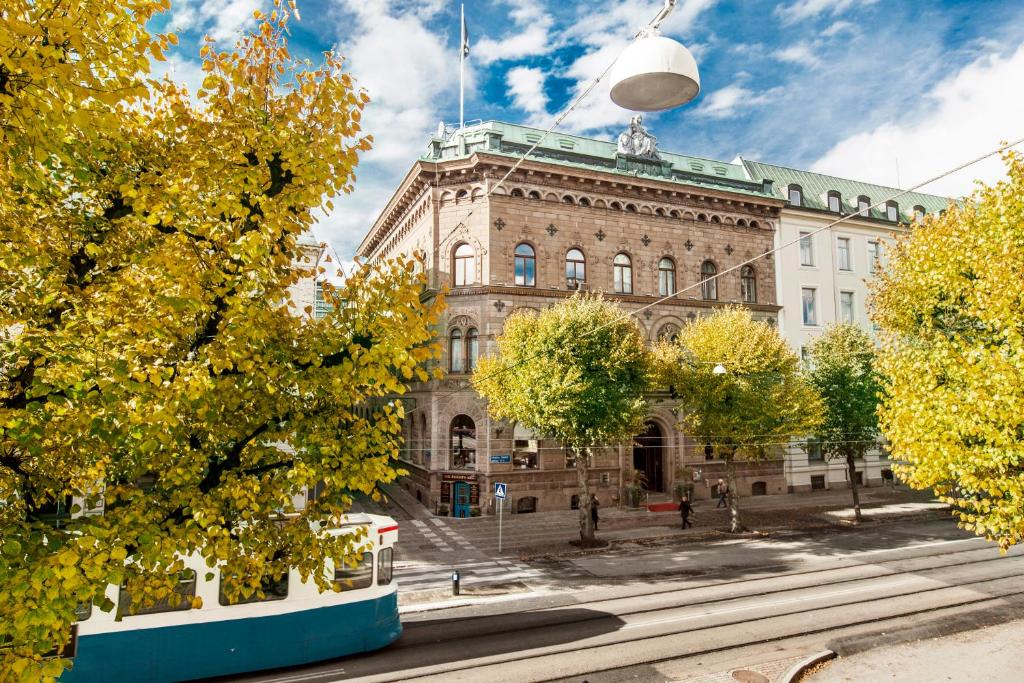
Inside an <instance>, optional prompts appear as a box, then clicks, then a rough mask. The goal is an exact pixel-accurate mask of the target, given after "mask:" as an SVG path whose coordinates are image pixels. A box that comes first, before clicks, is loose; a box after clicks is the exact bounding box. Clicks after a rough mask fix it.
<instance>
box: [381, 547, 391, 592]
mask: <svg viewBox="0 0 1024 683" xmlns="http://www.w3.org/2000/svg"><path fill="white" fill-rule="evenodd" d="M394 552H395V551H394V550H392V549H391V548H381V549H380V550H379V551H377V585H378V586H386V585H388V584H389V583H391V569H392V560H393V559H394V557H393V556H394Z"/></svg>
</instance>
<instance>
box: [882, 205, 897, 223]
mask: <svg viewBox="0 0 1024 683" xmlns="http://www.w3.org/2000/svg"><path fill="white" fill-rule="evenodd" d="M899 219H900V205H899V204H897V203H896V202H894V201H892V200H889V201H887V202H886V203H885V220H887V221H890V222H892V223H895V222H896V221H898V220H899Z"/></svg>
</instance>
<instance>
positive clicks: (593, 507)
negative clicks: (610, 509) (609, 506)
mask: <svg viewBox="0 0 1024 683" xmlns="http://www.w3.org/2000/svg"><path fill="white" fill-rule="evenodd" d="M600 506H601V504H600V503H599V502H597V496H595V495H591V496H590V519H591V521H592V522H594V531H597V508H598V507H600Z"/></svg>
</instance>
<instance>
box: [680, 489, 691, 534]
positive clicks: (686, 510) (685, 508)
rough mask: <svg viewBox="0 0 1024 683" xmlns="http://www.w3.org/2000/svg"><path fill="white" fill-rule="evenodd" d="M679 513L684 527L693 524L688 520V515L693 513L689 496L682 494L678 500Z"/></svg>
mask: <svg viewBox="0 0 1024 683" xmlns="http://www.w3.org/2000/svg"><path fill="white" fill-rule="evenodd" d="M679 514H680V515H681V516H682V518H683V528H684V529H686V528H688V527H692V526H693V523H692V522H691V521H690V515H692V514H693V506H692V505H690V497H689V496H683V499H682V500H681V501H679Z"/></svg>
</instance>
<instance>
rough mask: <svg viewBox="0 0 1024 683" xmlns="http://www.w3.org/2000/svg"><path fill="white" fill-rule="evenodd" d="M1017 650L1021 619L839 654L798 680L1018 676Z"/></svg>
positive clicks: (1023, 626) (919, 682) (903, 682)
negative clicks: (846, 655)
mask: <svg viewBox="0 0 1024 683" xmlns="http://www.w3.org/2000/svg"><path fill="white" fill-rule="evenodd" d="M1021 652H1024V621H1013V622H1010V623H1007V624H999V625H997V626H988V627H986V628H982V629H979V630H977V631H965V632H962V633H956V634H953V635H949V636H942V637H939V638H931V639H928V640H919V641H916V642H911V643H903V644H901V645H894V646H892V647H880V648H876V649H873V650H868V651H866V652H861V653H858V654H854V655H851V656H849V657H840V658H838V659H835V660H833V661H832V662H831V663H830V664H827V665H825V666H823V667H822V668H820V669H819V670H818V671H817V672H814V673H812V674H811V675H810V676H808V677H805V678H804V679H803V680H804V681H810V682H812V683H840V682H841V681H900V683H932V682H933V681H1011V680H1020V679H1019V678H1017V676H1020V675H1021V674H1020V672H1019V668H1020V654H1021ZM1015 671H1016V672H1017V673H1014V672H1015Z"/></svg>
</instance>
